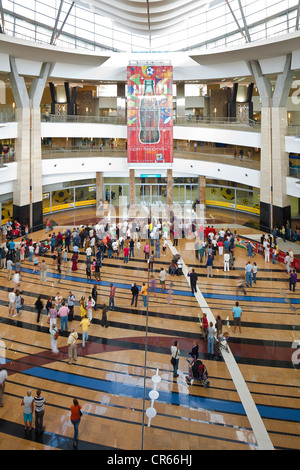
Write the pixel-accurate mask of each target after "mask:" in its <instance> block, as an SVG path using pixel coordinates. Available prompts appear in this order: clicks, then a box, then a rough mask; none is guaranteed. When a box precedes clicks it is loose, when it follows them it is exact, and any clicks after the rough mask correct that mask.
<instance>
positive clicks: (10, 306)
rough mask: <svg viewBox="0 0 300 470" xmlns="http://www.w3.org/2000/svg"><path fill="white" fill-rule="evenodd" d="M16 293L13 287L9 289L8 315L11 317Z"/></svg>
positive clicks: (13, 311)
mask: <svg viewBox="0 0 300 470" xmlns="http://www.w3.org/2000/svg"><path fill="white" fill-rule="evenodd" d="M15 301H16V294H15V291H14V289H10V292H9V294H8V316H9V317H12V316H13V315H14V313H15Z"/></svg>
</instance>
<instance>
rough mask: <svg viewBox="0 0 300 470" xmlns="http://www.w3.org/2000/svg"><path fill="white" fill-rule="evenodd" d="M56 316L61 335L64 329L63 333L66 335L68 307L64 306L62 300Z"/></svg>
mask: <svg viewBox="0 0 300 470" xmlns="http://www.w3.org/2000/svg"><path fill="white" fill-rule="evenodd" d="M57 315H58V316H59V317H60V322H61V323H60V329H61V334H63V333H64V329H65V332H66V333H67V331H68V316H69V309H68V307H67V306H66V305H65V301H64V300H63V301H62V303H61V307H60V309H59V310H58V313H57Z"/></svg>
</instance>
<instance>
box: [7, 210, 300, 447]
mask: <svg viewBox="0 0 300 470" xmlns="http://www.w3.org/2000/svg"><path fill="white" fill-rule="evenodd" d="M83 216H84V215H82V216H81V217H83ZM59 219H60V217H58V218H57V222H61V221H62V219H61V221H60V220H59ZM63 221H64V224H63V225H67V224H68V222H70V221H68V220H67V217H65V218H64V219H63ZM76 222H78V220H76ZM236 222H237V221H236ZM229 223H230V220H229ZM228 225H229V224H228ZM55 229H57V228H56V227H55ZM238 231H239V232H241V233H244V234H245V235H246V234H249V236H250V234H251V233H254V232H255V231H254V229H249V228H247V227H242V226H240V228H239V230H238ZM45 238H46V234H45V231H41V232H37V233H35V234H34V239H35V240H43V239H45ZM298 248H299V247H298ZM177 249H178V252H179V253H181V254H182V256H183V259H184V261H185V263H186V265H188V266H189V267H194V268H195V270H196V272H197V273H198V274H199V281H198V287H199V289H200V290H201V293H202V295H203V297H204V298H205V300H206V302H207V304H208V305H209V307H210V309H211V311H212V313H213V315H214V316H215V317H216V316H217V315H220V316H221V318H222V320H223V323H224V325H223V331H225V330H227V331H228V332H229V334H230V336H231V338H230V340H229V346H230V348H231V351H232V353H233V355H234V358H235V360H236V362H237V364H238V367H239V369H240V371H241V373H242V375H243V377H244V380H245V382H246V384H247V387H248V388H249V391H250V393H251V396H252V398H253V400H254V402H255V404H256V407H257V410H258V412H259V414H260V416H261V418H262V420H263V424H264V426H265V428H266V430H267V432H268V435H269V437H270V439H271V442H272V444H273V446H274V449H297V450H298V449H299V448H300V436H299V434H300V423H299V420H300V417H299V399H300V396H299V379H300V373H299V366H298V365H297V364H294V363H293V361H292V354H293V352H294V351H295V349H294V348H293V347H292V346H293V342H294V341H297V340H299V339H300V331H299V329H300V318H299V313H300V305H299V303H300V296H299V287H298V286H297V288H296V292H295V293H292V292H290V291H289V288H288V281H287V279H288V276H287V274H286V270H285V267H284V266H283V265H282V264H279V263H277V264H275V265H274V264H272V263H271V262H270V263H268V262H265V260H264V258H263V257H262V256H261V255H256V256H255V259H254V261H255V262H256V263H257V265H258V280H257V284H256V285H253V287H252V288H249V289H247V294H246V295H244V294H243V293H241V292H238V291H237V279H238V277H239V276H243V273H244V267H245V264H246V262H247V260H248V259H247V256H246V252H245V250H244V249H243V248H236V250H235V258H236V261H235V266H234V269H232V270H231V271H230V272H229V273H224V271H223V267H222V266H223V257H221V256H219V255H217V256H216V257H215V262H214V268H213V273H214V276H213V278H207V275H206V268H205V265H204V264H202V265H200V263H199V262H198V260H197V259H196V258H195V254H194V250H193V249H192V248H191V244H190V242H188V241H187V240H185V239H183V240H180V241H179V246H178V247H177ZM171 258H172V254H171V251H170V249H168V251H167V254H166V256H165V257H161V258H160V259H159V260H158V259H157V260H156V262H155V265H154V273H153V275H150V277H149V279H150V286H152V287H153V289H152V290H150V293H149V306H148V316H147V315H146V308H144V307H143V302H142V299H141V297H140V298H139V300H138V305H137V307H136V308H135V307H132V306H131V293H130V288H131V285H132V283H133V282H136V283H137V284H138V285H139V286H141V284H142V282H148V269H147V268H148V264H147V263H146V262H145V260H144V256H143V254H142V251H141V256H140V257H138V256H137V253H135V257H134V259H131V260H130V261H129V263H128V264H124V262H123V259H107V258H105V259H104V264H103V267H102V269H101V278H102V280H101V283H100V284H98V304H99V308H98V309H97V310H96V311H94V313H93V322H92V324H91V326H90V329H89V341H88V342H87V343H86V347H85V349H83V348H82V346H81V328H80V326H79V323H80V311H79V304H78V301H79V299H80V297H81V296H82V295H85V296H87V295H89V294H90V293H91V290H92V286H93V284H94V282H92V281H87V280H86V274H85V264H84V260H85V255H84V253H83V250H82V252H81V254H80V262H79V270H78V271H77V272H75V273H73V272H72V271H71V270H70V267H71V263H70V254H69V255H68V261H67V262H66V263H64V264H63V267H62V273H61V275H59V274H58V272H57V270H56V267H55V266H53V262H52V258H51V256H48V255H46V257H45V259H46V262H47V265H48V268H49V272H48V280H47V283H41V281H40V277H39V275H37V274H33V264H32V263H30V262H29V261H28V258H26V259H25V261H24V262H22V275H21V289H22V291H23V296H24V299H25V305H24V308H23V310H22V313H21V315H20V316H19V317H14V318H10V317H9V316H8V288H9V287H11V286H12V281H8V280H7V272H6V270H0V279H1V288H0V303H1V307H2V308H1V313H0V318H1V340H2V342H3V343H2V346H3V349H2V356H4V353H5V356H6V359H5V360H6V365H5V367H6V369H7V371H8V374H9V376H8V381H7V384H6V389H5V394H4V406H3V407H2V408H0V435H1V439H0V449H1V450H33V449H36V450H45V449H46V450H47V449H62V450H64V449H72V443H73V426H72V424H71V421H70V406H71V405H72V400H73V397H76V398H77V399H78V400H79V403H80V404H81V405H82V411H83V416H82V418H81V422H80V426H79V444H78V449H79V450H81V449H84V450H90V449H91V450H92V449H93V450H102V449H103V450H104V449H107V450H141V449H142V450H177V451H186V450H189V451H191V450H252V449H253V450H255V449H258V444H257V440H256V437H255V433H254V432H253V429H252V427H251V425H250V422H249V419H248V416H247V414H246V412H245V410H244V408H243V406H242V403H241V399H240V397H239V393H238V391H237V389H236V387H235V385H234V383H233V380H232V377H231V375H230V372H229V370H228V368H227V366H226V364H225V362H224V361H223V360H222V358H221V356H218V355H215V356H214V357H213V358H210V357H209V355H208V354H207V343H206V342H205V341H204V340H203V339H202V336H201V332H200V321H201V318H202V310H201V305H199V303H198V301H197V300H196V298H195V297H194V296H193V295H192V293H191V289H190V286H189V283H188V281H187V279H186V278H185V277H184V276H181V277H177V276H176V277H175V276H171V275H167V289H166V291H165V293H161V291H160V288H159V283H158V281H157V278H158V272H159V269H160V267H161V266H164V267H165V268H167V267H168V265H169V263H170V260H171ZM154 280H155V286H154ZM111 282H113V283H115V285H116V300H115V310H114V311H109V312H108V324H109V327H108V328H104V327H102V326H101V325H100V318H101V314H102V310H101V305H102V304H103V303H106V304H107V303H108V295H109V285H110V283H111ZM70 290H72V292H73V293H74V294H75V296H76V307H75V314H76V317H75V319H74V321H73V322H72V323H70V322H69V324H68V328H69V329H70V328H71V327H73V328H75V329H76V331H78V333H79V341H78V346H77V351H78V360H77V362H76V363H73V364H72V365H70V364H68V355H67V337H66V336H60V337H59V340H58V348H59V354H56V355H55V354H53V353H52V352H51V348H50V335H49V325H48V324H47V317H46V315H45V314H43V315H42V316H41V319H40V322H39V323H37V314H36V310H35V308H34V304H35V301H36V299H37V297H38V295H42V298H43V301H44V303H45V302H46V299H47V297H48V296H49V295H52V296H55V295H56V293H57V292H60V294H61V295H62V296H63V297H64V298H66V297H67V295H68V292H69V291H70ZM237 299H238V300H239V301H240V305H241V307H242V310H243V317H242V320H243V321H242V333H239V332H237V333H235V334H233V333H232V329H233V327H232V314H231V312H232V307H233V306H234V303H235V301H236V300H237ZM175 339H177V340H178V341H179V349H180V361H179V377H178V378H177V379H175V378H173V373H172V366H171V364H170V346H171V345H172V344H173V342H174V340H175ZM194 339H196V340H197V341H198V342H199V349H200V358H201V359H202V360H203V361H204V363H205V364H206V366H207V369H208V372H209V378H210V382H211V383H210V388H207V389H205V388H203V387H202V386H201V385H200V384H198V383H194V384H193V385H188V384H187V382H186V380H185V377H186V375H187V373H188V363H187V362H186V358H187V353H188V352H189V351H190V350H191V348H192V343H193V340H194ZM2 362H3V361H2ZM157 374H158V375H159V376H160V378H161V381H160V382H159V383H158V384H157V386H156V390H157V391H158V392H159V397H158V398H157V399H156V400H155V401H154V404H153V406H154V408H155V409H156V412H157V414H156V416H155V417H154V418H152V419H151V421H150V423H149V421H148V417H147V414H146V410H147V408H149V407H150V406H151V400H150V398H149V392H150V391H151V390H152V389H154V382H153V381H152V377H153V376H154V375H157ZM37 388H40V389H41V390H42V395H43V396H44V397H45V398H46V405H45V418H44V425H45V432H44V433H43V435H42V436H41V437H38V436H37V435H36V434H35V431H34V430H32V431H31V432H30V433H29V432H28V431H27V432H25V431H24V425H23V410H22V407H21V401H22V398H23V396H25V395H26V392H27V390H28V389H31V390H32V393H33V394H35V391H36V389H37ZM148 424H149V426H148Z"/></svg>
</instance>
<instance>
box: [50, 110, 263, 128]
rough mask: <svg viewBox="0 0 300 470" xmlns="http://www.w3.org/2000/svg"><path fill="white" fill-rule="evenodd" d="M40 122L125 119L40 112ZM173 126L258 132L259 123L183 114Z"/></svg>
mask: <svg viewBox="0 0 300 470" xmlns="http://www.w3.org/2000/svg"><path fill="white" fill-rule="evenodd" d="M41 121H42V122H51V123H63V122H64V123H65V122H68V123H72V122H74V123H83V124H116V125H123V126H124V125H126V124H127V120H126V118H124V117H120V116H83V115H66V114H63V115H57V114H41ZM174 125H175V126H191V127H194V126H199V127H200V126H201V127H216V128H225V129H226V128H230V129H232V130H241V131H245V130H247V131H253V132H260V123H259V122H256V121H253V120H252V119H248V120H247V121H239V120H238V118H226V117H207V118H204V119H203V118H200V117H199V118H198V117H196V116H191V117H189V116H185V117H184V118H176V117H174Z"/></svg>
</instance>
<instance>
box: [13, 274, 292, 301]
mask: <svg viewBox="0 0 300 470" xmlns="http://www.w3.org/2000/svg"><path fill="white" fill-rule="evenodd" d="M22 271H23V272H26V273H33V269H28V268H22ZM47 276H48V277H52V278H54V279H61V278H63V280H66V281H71V282H81V283H84V284H91V285H94V284H95V281H93V280H92V281H89V280H87V279H85V278H83V277H75V276H65V275H62V274H56V273H47ZM110 284H111V282H110V281H101V284H100V285H101V286H107V287H109V286H110ZM113 284H114V286H116V287H118V288H120V289H131V284H122V283H119V282H113ZM154 291H155V292H157V293H161V289H154ZM165 293H166V294H167V293H168V288H167V289H166V290H165ZM171 295H181V296H185V297H194V294H193V293H192V292H189V291H182V290H173V289H172V294H171ZM202 295H203V297H204V298H206V299H221V300H234V301H237V300H240V301H241V300H247V301H249V302H273V303H283V304H286V303H287V302H286V300H285V299H283V298H277V297H260V296H258V297H254V296H247V295H240V296H238V295H231V294H228V295H224V294H207V293H202ZM289 302H291V303H292V304H300V299H289Z"/></svg>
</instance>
